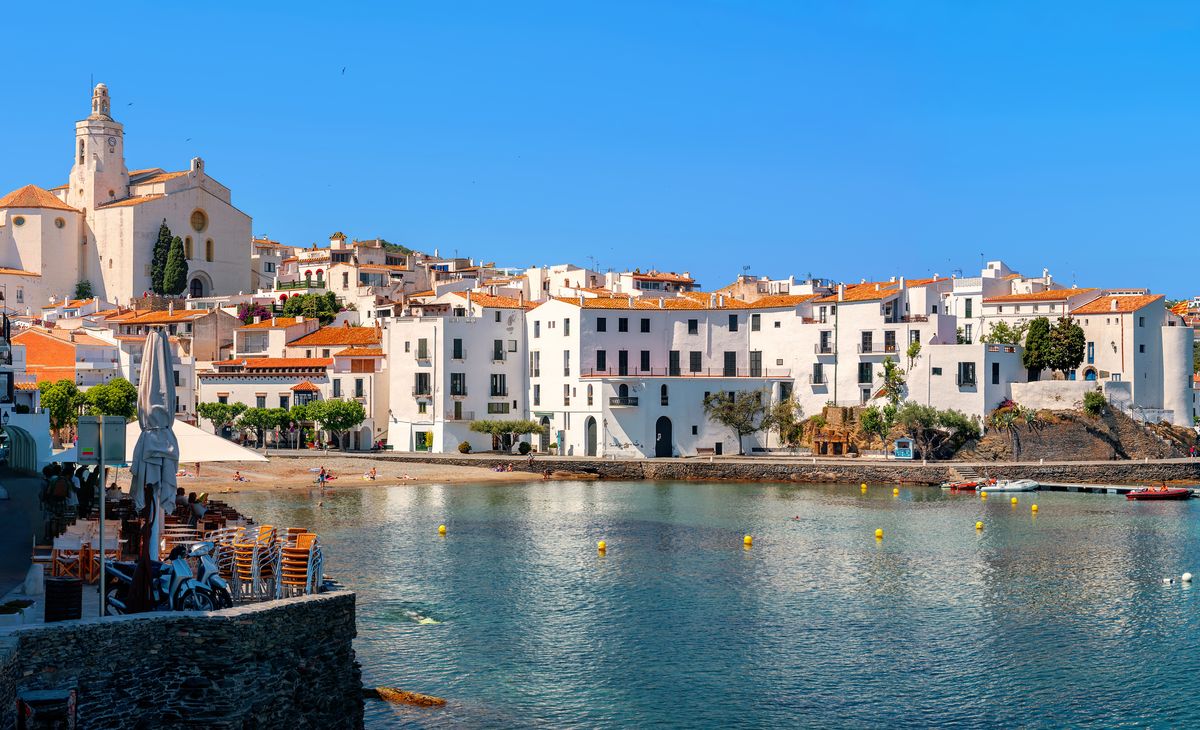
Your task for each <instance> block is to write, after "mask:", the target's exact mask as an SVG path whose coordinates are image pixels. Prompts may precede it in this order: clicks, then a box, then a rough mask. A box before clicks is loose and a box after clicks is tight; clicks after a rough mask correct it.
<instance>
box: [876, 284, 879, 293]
mask: <svg viewBox="0 0 1200 730" xmlns="http://www.w3.org/2000/svg"><path fill="white" fill-rule="evenodd" d="M875 291H879V282H875Z"/></svg>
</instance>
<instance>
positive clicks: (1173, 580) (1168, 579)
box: [1163, 578, 1175, 585]
mask: <svg viewBox="0 0 1200 730" xmlns="http://www.w3.org/2000/svg"><path fill="white" fill-rule="evenodd" d="M1174 582H1175V579H1174V578H1163V583H1165V584H1166V585H1171V584H1172V583H1174Z"/></svg>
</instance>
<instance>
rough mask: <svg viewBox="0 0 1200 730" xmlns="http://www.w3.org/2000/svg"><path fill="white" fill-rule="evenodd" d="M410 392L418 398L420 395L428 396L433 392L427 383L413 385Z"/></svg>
mask: <svg viewBox="0 0 1200 730" xmlns="http://www.w3.org/2000/svg"><path fill="white" fill-rule="evenodd" d="M412 394H413V395H414V396H415V397H418V398H420V397H429V396H430V395H432V394H433V392H432V390H431V389H430V387H429V386H428V385H414V386H413V389H412Z"/></svg>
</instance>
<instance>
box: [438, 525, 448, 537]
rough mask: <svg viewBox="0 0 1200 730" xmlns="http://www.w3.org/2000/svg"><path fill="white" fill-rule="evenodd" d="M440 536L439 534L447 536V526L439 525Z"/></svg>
mask: <svg viewBox="0 0 1200 730" xmlns="http://www.w3.org/2000/svg"><path fill="white" fill-rule="evenodd" d="M438 534H439V535H445V534H446V526H445V525H438Z"/></svg>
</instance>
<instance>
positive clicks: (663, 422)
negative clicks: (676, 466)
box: [654, 416, 674, 458]
mask: <svg viewBox="0 0 1200 730" xmlns="http://www.w3.org/2000/svg"><path fill="white" fill-rule="evenodd" d="M654 455H655V456H656V457H658V458H663V457H667V456H674V448H673V446H672V445H671V419H669V418H667V417H666V416H659V418H658V420H657V421H656V422H655V423H654Z"/></svg>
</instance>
